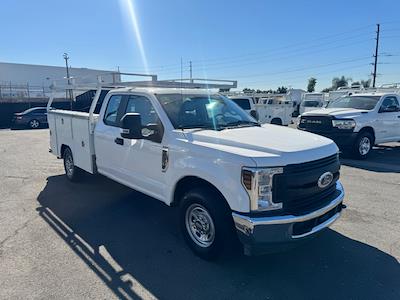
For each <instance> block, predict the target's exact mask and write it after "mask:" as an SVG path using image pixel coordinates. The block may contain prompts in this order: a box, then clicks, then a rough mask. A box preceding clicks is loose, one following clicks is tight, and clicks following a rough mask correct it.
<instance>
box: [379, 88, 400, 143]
mask: <svg viewBox="0 0 400 300" xmlns="http://www.w3.org/2000/svg"><path fill="white" fill-rule="evenodd" d="M393 106H396V107H397V111H385V110H386V109H387V108H388V107H393ZM378 120H379V121H378V122H379V123H380V124H379V127H378V128H380V130H379V133H378V132H377V140H379V141H378V142H380V143H384V142H391V141H395V140H398V139H399V138H400V105H399V101H398V99H397V98H396V96H387V97H385V99H383V101H382V104H381V107H380V109H379V117H378Z"/></svg>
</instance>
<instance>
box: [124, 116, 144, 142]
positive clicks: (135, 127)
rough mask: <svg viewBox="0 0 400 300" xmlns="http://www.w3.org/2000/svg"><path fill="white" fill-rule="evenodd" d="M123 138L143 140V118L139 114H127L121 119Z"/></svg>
mask: <svg viewBox="0 0 400 300" xmlns="http://www.w3.org/2000/svg"><path fill="white" fill-rule="evenodd" d="M121 124H122V131H121V137H123V138H125V139H135V140H140V139H143V135H142V118H141V116H140V114H138V113H127V114H125V115H124V116H123V117H122V119H121Z"/></svg>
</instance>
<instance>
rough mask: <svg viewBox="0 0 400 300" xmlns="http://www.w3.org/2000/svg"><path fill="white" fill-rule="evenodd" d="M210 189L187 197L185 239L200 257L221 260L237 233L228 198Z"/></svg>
mask: <svg viewBox="0 0 400 300" xmlns="http://www.w3.org/2000/svg"><path fill="white" fill-rule="evenodd" d="M221 198H222V197H221V196H220V195H218V194H217V193H216V192H214V191H213V190H212V189H209V188H195V189H192V190H190V191H188V192H186V193H185V194H184V196H183V197H182V200H181V207H180V216H179V218H180V226H181V230H182V234H183V237H184V239H185V241H186V243H187V244H188V246H189V247H190V248H191V249H192V251H193V252H194V253H195V254H196V255H197V256H199V257H201V258H203V259H206V260H213V259H215V258H217V257H218V256H219V255H220V254H221V253H222V252H223V251H224V250H227V249H228V248H227V245H229V244H231V245H234V242H235V232H234V227H233V220H232V216H231V214H230V209H229V207H228V205H227V204H226V202H225V200H224V199H221Z"/></svg>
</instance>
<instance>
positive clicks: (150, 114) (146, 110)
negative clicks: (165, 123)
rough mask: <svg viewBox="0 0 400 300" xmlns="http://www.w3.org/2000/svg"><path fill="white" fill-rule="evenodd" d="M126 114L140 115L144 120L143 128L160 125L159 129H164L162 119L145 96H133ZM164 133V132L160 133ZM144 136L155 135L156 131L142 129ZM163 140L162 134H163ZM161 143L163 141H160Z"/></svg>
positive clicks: (127, 106)
mask: <svg viewBox="0 0 400 300" xmlns="http://www.w3.org/2000/svg"><path fill="white" fill-rule="evenodd" d="M125 113H139V114H140V116H141V120H142V126H143V127H145V126H148V125H149V124H158V125H160V126H159V128H161V127H162V124H161V122H160V119H159V118H158V115H157V113H156V111H155V109H154V107H153V105H152V104H151V102H150V100H149V99H148V98H146V97H144V96H139V95H131V96H129V98H128V102H127V105H126V110H125ZM160 132H162V131H160ZM142 134H143V136H147V137H148V136H151V135H153V134H155V132H154V130H152V129H149V128H143V129H142ZM161 138H162V133H161ZM160 141H161V139H160Z"/></svg>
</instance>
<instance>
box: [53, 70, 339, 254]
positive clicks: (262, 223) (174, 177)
mask: <svg viewBox="0 0 400 300" xmlns="http://www.w3.org/2000/svg"><path fill="white" fill-rule="evenodd" d="M136 75H137V74H136ZM146 76H147V75H146ZM199 81H200V80H190V81H185V80H167V81H163V80H158V79H157V78H156V76H152V77H151V79H150V80H147V81H135V82H121V83H118V84H114V85H113V84H111V85H110V84H105V83H103V82H101V80H99V83H98V85H97V89H96V93H95V97H94V99H93V101H92V103H91V106H90V109H89V111H88V112H77V111H67V110H59V109H53V108H52V107H51V104H52V100H53V99H52V98H51V99H50V100H49V103H48V106H47V109H48V122H49V127H50V148H51V150H50V151H51V152H52V153H53V154H54V155H56V156H57V157H58V158H60V159H63V161H64V168H65V173H66V176H67V178H68V179H69V180H70V181H73V182H75V181H79V180H81V179H82V175H83V174H84V173H90V174H95V173H99V174H102V175H104V176H106V177H108V178H110V179H112V180H115V181H117V182H119V183H121V184H123V185H126V186H128V187H130V188H132V189H135V190H138V191H140V192H142V193H144V194H146V195H149V196H151V197H153V198H155V199H157V200H159V201H161V202H163V203H165V204H166V205H168V206H171V207H178V208H179V224H180V227H181V231H182V235H183V238H184V240H185V241H186V243H187V245H188V246H189V247H190V249H191V250H192V251H193V252H194V253H195V254H196V255H198V256H200V257H202V258H204V259H214V258H216V257H217V256H218V255H220V254H222V253H224V251H226V250H229V249H230V248H231V246H232V245H238V243H237V242H238V241H240V242H241V245H242V246H243V249H244V253H245V254H257V253H263V252H264V251H270V249H271V248H274V247H275V246H279V247H280V246H285V247H286V246H292V245H296V244H297V242H299V241H301V240H304V239H307V238H309V237H312V236H315V235H316V234H318V233H319V232H321V231H322V230H323V229H325V228H327V227H329V226H330V225H331V224H332V223H333V222H335V221H336V220H337V219H338V218H339V217H340V215H341V211H342V208H343V207H344V206H343V198H344V191H343V187H342V185H341V183H340V181H339V176H340V163H339V159H338V148H337V146H336V145H335V143H334V142H332V141H331V140H330V139H327V138H325V137H322V136H318V135H314V134H311V133H307V132H302V131H298V130H296V129H291V128H286V127H282V126H274V125H270V124H263V125H260V124H259V123H258V122H256V120H255V119H254V118H252V117H251V116H250V115H248V114H247V113H246V112H245V111H243V110H242V109H241V108H240V107H239V106H238V105H236V104H235V103H234V102H233V101H232V100H230V99H228V98H227V97H225V96H223V95H221V94H219V93H218V92H215V91H213V89H222V88H223V89H226V88H232V87H235V85H236V82H235V81H230V82H229V81H212V80H209V79H208V80H207V81H205V82H203V83H200V82H199ZM63 88H64V89H67V90H72V89H77V88H78V87H77V86H75V85H74V84H73V83H68V84H67V85H65V86H64V87H63ZM92 88H93V87H92ZM81 89H82V90H84V89H87V87H86V88H84V87H81ZM104 90H109V91H108V93H107V94H106V95H105V97H104V99H103V100H102V101H101V102H102V103H101V105H98V102H99V101H100V100H99V99H100V95H101V92H102V91H104ZM96 107H100V108H99V109H98V111H96ZM81 188H82V186H81ZM144 226H145V224H144ZM239 245H240V244H239Z"/></svg>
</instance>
